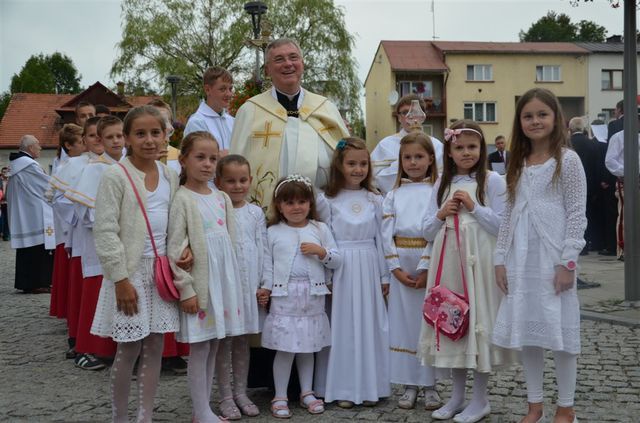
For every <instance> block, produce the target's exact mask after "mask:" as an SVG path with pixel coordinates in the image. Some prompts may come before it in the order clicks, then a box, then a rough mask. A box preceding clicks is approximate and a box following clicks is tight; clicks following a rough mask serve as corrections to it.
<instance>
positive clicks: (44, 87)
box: [11, 52, 81, 94]
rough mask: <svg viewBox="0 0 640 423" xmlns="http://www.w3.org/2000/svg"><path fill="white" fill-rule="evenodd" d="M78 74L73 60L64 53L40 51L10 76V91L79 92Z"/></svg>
mask: <svg viewBox="0 0 640 423" xmlns="http://www.w3.org/2000/svg"><path fill="white" fill-rule="evenodd" d="M80 77H81V76H80V75H79V74H78V70H77V69H76V67H75V65H74V64H73V61H72V60H71V59H70V58H69V57H68V56H67V55H64V54H61V53H58V52H56V53H53V54H51V55H47V56H45V55H44V54H42V53H40V54H38V55H33V56H31V57H30V58H29V59H28V60H27V61H26V63H25V64H24V66H23V67H22V69H20V72H19V73H17V74H14V75H13V77H12V78H11V92H12V93H57V94H76V93H79V92H80V90H81V88H80Z"/></svg>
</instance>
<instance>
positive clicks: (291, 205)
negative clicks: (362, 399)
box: [257, 175, 341, 419]
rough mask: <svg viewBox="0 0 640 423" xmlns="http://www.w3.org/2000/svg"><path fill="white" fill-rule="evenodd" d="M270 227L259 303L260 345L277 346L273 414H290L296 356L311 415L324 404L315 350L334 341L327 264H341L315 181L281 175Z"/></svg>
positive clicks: (302, 403)
mask: <svg viewBox="0 0 640 423" xmlns="http://www.w3.org/2000/svg"><path fill="white" fill-rule="evenodd" d="M271 207H272V214H271V219H270V220H269V225H270V226H269V229H268V230H267V248H266V251H265V258H264V269H263V277H262V284H261V288H260V289H259V290H258V292H257V296H258V303H259V304H260V305H261V306H263V307H266V306H267V303H268V302H269V297H271V305H270V308H269V315H268V316H267V318H266V320H265V322H264V327H263V329H262V346H263V347H265V348H269V349H272V350H276V356H275V359H274V360H273V382H274V385H275V391H276V395H275V397H274V398H273V400H272V401H271V414H272V415H273V417H276V418H281V419H288V418H290V417H291V415H292V414H291V411H290V410H289V403H288V397H287V386H288V385H289V377H290V375H291V366H292V364H293V359H294V358H295V359H296V365H297V368H298V376H299V378H300V389H301V394H300V406H301V407H303V408H306V409H307V411H308V412H309V413H311V414H320V413H323V412H324V403H323V402H322V400H320V399H317V398H316V397H315V395H314V392H313V391H312V385H313V370H314V353H315V352H318V351H320V350H321V349H322V348H324V347H326V346H328V345H330V342H331V331H330V329H329V318H328V317H327V314H326V313H325V296H326V295H327V294H329V293H330V292H329V289H328V288H327V280H328V279H327V275H328V272H327V269H336V268H337V267H338V266H340V264H341V257H340V254H339V253H338V249H337V247H336V243H335V241H334V240H333V236H332V235H331V231H330V230H329V228H328V227H327V225H325V224H324V223H322V222H318V221H316V220H315V215H316V211H315V200H314V192H313V187H312V185H311V181H310V180H309V179H308V178H306V177H303V176H300V175H289V176H287V177H286V178H284V179H281V180H280V181H279V182H278V184H277V185H276V188H275V190H274V194H273V201H272V203H271Z"/></svg>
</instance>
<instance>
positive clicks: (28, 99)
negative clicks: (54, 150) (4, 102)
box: [0, 93, 75, 148]
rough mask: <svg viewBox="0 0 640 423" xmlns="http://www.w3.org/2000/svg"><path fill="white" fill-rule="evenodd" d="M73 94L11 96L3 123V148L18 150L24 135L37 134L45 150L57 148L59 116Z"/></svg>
mask: <svg viewBox="0 0 640 423" xmlns="http://www.w3.org/2000/svg"><path fill="white" fill-rule="evenodd" d="M73 97H75V95H73V94H60V95H58V94H33V93H18V94H14V95H13V96H12V97H11V101H10V102H9V105H8V106H7V110H6V111H5V113H4V116H3V117H2V122H0V148H16V147H18V145H19V144H20V139H21V138H22V136H23V135H27V134H30V135H34V136H35V137H36V138H38V140H40V143H41V145H42V146H43V147H57V145H58V140H57V138H58V137H57V133H58V131H59V130H60V125H59V124H58V120H59V119H60V116H59V115H58V113H56V109H58V108H59V107H60V106H61V105H63V104H64V103H66V102H67V101H69V100H71V99H72V98H73Z"/></svg>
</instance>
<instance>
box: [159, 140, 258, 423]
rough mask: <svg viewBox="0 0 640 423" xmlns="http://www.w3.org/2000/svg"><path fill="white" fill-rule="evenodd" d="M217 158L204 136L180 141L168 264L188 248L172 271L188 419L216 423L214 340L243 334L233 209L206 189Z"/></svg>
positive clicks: (224, 197) (213, 145) (215, 149)
mask: <svg viewBox="0 0 640 423" xmlns="http://www.w3.org/2000/svg"><path fill="white" fill-rule="evenodd" d="M218 153H219V150H218V143H217V142H216V140H215V139H214V138H213V136H212V135H211V134H210V133H208V132H204V131H197V132H192V133H191V134H189V135H188V136H187V137H185V138H184V140H182V144H181V147H180V164H181V166H182V174H181V175H180V183H181V185H182V186H181V187H180V188H179V189H178V192H177V193H176V196H175V200H174V201H173V204H172V205H171V216H170V221H169V248H168V251H169V257H170V258H171V260H172V264H174V263H175V262H177V261H178V260H179V259H180V257H181V254H182V251H183V250H184V248H186V246H187V245H189V246H190V247H191V250H192V251H193V256H194V262H193V268H192V269H191V271H190V272H186V271H183V270H182V269H180V268H179V267H178V266H175V265H174V266H172V267H173V271H174V273H175V280H174V281H175V283H176V287H177V288H178V291H179V292H180V310H181V313H180V332H179V333H178V334H177V338H178V341H180V342H188V343H189V345H190V348H189V350H190V352H189V365H188V368H187V378H188V381H189V391H190V393H191V400H192V402H193V420H194V421H196V422H202V423H213V422H218V421H219V419H218V417H217V416H216V415H215V414H214V413H213V411H212V410H211V407H210V406H209V398H210V397H211V389H212V385H213V373H214V369H215V362H216V352H217V349H218V340H219V339H222V338H224V337H225V336H237V335H242V334H244V333H245V331H244V312H243V310H242V297H241V292H240V291H239V289H240V282H239V279H240V276H239V273H238V265H237V262H236V257H235V254H234V247H233V242H234V239H235V227H236V226H235V219H234V216H233V206H232V204H231V200H230V199H229V196H227V195H226V194H225V193H224V192H221V191H218V190H212V189H211V188H209V185H208V181H209V180H210V179H211V178H212V177H213V175H214V174H215V169H216V161H217V159H218Z"/></svg>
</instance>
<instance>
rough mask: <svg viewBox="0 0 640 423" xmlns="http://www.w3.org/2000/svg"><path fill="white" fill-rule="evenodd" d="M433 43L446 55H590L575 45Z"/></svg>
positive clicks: (473, 42)
mask: <svg viewBox="0 0 640 423" xmlns="http://www.w3.org/2000/svg"><path fill="white" fill-rule="evenodd" d="M432 43H433V45H434V46H435V47H436V48H437V49H439V50H440V51H442V52H444V53H549V54H588V53H589V50H587V49H585V48H582V47H580V46H578V45H576V44H574V43H516V42H512V43H494V42H478V41H433V42H432Z"/></svg>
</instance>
